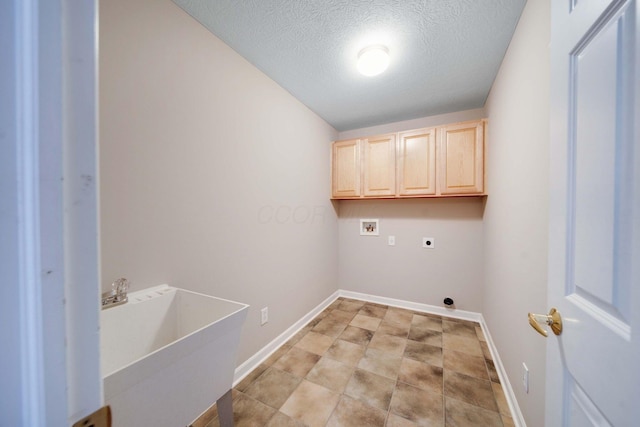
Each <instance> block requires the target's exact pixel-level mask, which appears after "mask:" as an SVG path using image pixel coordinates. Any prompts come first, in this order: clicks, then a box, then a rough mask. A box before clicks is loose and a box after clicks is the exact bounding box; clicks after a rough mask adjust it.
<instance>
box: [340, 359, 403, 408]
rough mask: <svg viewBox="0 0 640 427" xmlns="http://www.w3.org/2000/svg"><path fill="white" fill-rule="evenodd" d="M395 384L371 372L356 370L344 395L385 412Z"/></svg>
mask: <svg viewBox="0 0 640 427" xmlns="http://www.w3.org/2000/svg"><path fill="white" fill-rule="evenodd" d="M395 384H396V382H395V381H394V380H391V379H389V378H385V377H382V376H380V375H377V374H374V373H372V372H368V371H364V370H362V369H356V371H355V372H354V374H353V376H352V377H351V379H350V380H349V383H348V384H347V387H346V389H345V391H344V394H346V395H347V396H351V397H353V398H354V399H358V400H361V401H363V402H364V403H366V404H367V405H370V406H374V407H376V408H379V409H382V410H384V411H386V410H387V409H389V403H390V402H391V396H392V395H393V389H394V387H395Z"/></svg>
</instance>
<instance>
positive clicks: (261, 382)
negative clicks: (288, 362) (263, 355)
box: [245, 367, 302, 409]
mask: <svg viewBox="0 0 640 427" xmlns="http://www.w3.org/2000/svg"><path fill="white" fill-rule="evenodd" d="M300 381H302V379H301V378H299V377H296V376H294V375H291V374H290V373H288V372H284V371H281V370H280V369H276V368H273V367H271V368H269V369H267V370H266V372H264V373H263V374H262V375H260V376H259V377H258V379H256V380H255V381H254V382H253V384H251V385H250V386H249V388H247V390H246V391H245V394H246V395H248V396H251V397H253V398H254V399H256V400H259V401H260V402H262V403H264V404H266V405H269V406H271V407H272V408H275V409H279V408H280V406H282V404H283V403H284V402H285V401H286V400H287V399H288V398H289V396H290V395H291V393H293V391H294V390H295V389H296V388H297V387H298V384H300Z"/></svg>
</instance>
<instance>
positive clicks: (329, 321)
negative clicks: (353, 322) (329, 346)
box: [312, 317, 347, 338]
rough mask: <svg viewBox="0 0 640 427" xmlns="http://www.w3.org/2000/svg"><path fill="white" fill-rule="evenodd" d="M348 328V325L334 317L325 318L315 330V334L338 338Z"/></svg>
mask: <svg viewBox="0 0 640 427" xmlns="http://www.w3.org/2000/svg"><path fill="white" fill-rule="evenodd" d="M346 327H347V323H345V322H342V321H340V320H337V319H334V318H332V317H325V318H324V319H322V320H321V321H320V322H319V323H318V324H317V325H316V326H314V328H313V329H312V330H313V332H318V333H321V334H323V335H327V336H329V337H333V338H337V337H338V336H339V335H340V334H341V333H342V332H343V331H344V330H345V328H346Z"/></svg>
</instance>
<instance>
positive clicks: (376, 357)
mask: <svg viewBox="0 0 640 427" xmlns="http://www.w3.org/2000/svg"><path fill="white" fill-rule="evenodd" d="M401 362H402V357H400V356H396V355H391V354H389V353H388V352H385V351H380V350H376V349H374V348H370V349H368V350H367V351H366V352H365V354H364V356H363V357H362V358H361V359H360V362H359V363H358V368H360V369H364V370H365V371H369V372H373V373H374V374H378V375H381V376H383V377H386V378H389V379H392V380H395V379H396V378H397V377H398V371H400V363H401Z"/></svg>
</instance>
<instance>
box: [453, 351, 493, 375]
mask: <svg viewBox="0 0 640 427" xmlns="http://www.w3.org/2000/svg"><path fill="white" fill-rule="evenodd" d="M443 353H444V354H443V359H444V365H443V366H444V368H445V369H447V370H451V371H455V372H459V373H461V374H465V375H470V376H472V377H476V378H481V379H483V380H488V379H489V373H488V371H487V364H486V363H485V361H484V357H482V356H474V355H472V354H468V353H463V352H461V351H455V350H451V349H450V348H445V349H444V352H443Z"/></svg>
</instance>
